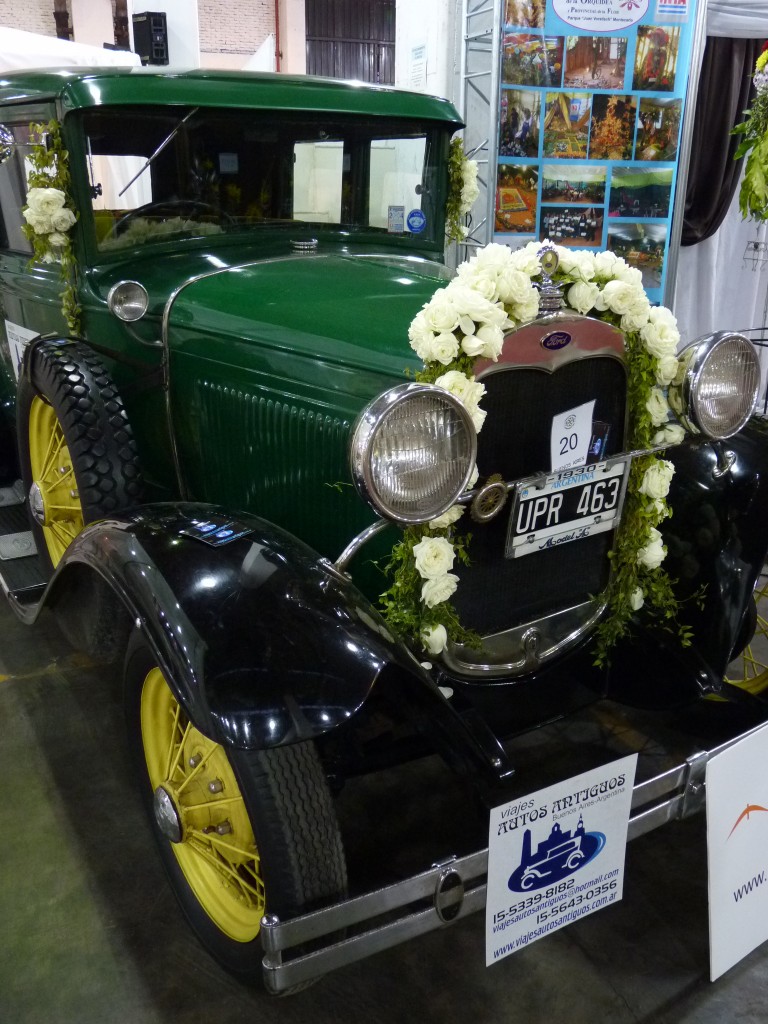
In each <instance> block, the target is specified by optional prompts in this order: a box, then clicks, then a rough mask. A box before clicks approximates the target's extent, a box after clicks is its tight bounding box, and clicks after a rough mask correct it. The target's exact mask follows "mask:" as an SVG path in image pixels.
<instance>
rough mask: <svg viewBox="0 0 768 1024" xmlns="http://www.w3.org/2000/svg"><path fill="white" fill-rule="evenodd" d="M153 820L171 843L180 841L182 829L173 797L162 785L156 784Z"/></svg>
mask: <svg viewBox="0 0 768 1024" xmlns="http://www.w3.org/2000/svg"><path fill="white" fill-rule="evenodd" d="M154 811H155V821H156V822H157V827H158V828H159V829H160V831H161V833H162V834H163V835H164V836H165V838H166V839H168V840H169V841H170V842H172V843H180V842H181V840H182V838H183V834H184V830H183V828H182V824H181V818H180V816H179V812H178V811H177V810H176V805H175V803H174V802H173V798H172V797H171V795H170V793H169V792H168V790H167V789H165V787H164V786H158V787H157V789H156V790H155V799H154Z"/></svg>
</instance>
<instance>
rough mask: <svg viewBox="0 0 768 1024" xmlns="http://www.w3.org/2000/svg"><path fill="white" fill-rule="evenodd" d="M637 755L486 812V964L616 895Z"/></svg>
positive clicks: (607, 903)
mask: <svg viewBox="0 0 768 1024" xmlns="http://www.w3.org/2000/svg"><path fill="white" fill-rule="evenodd" d="M636 767H637V754H632V755H631V756H630V757H624V758H622V759H621V760H619V761H613V762H612V763H611V764H607V765H603V766H602V767H601V768H596V769H594V770H593V771H590V772H585V773H584V774H582V775H577V776H576V777H575V778H572V779H566V780H565V781H563V782H559V783H557V784H556V785H554V786H549V787H548V788H547V789H541V790H539V791H538V792H536V793H531V794H529V795H528V796H526V797H523V798H520V799H515V800H513V801H510V802H509V803H507V804H503V805H501V806H500V807H494V808H493V810H492V811H491V818H490V826H489V834H488V895H487V902H486V909H485V934H486V941H485V957H486V965H490V964H493V963H495V962H496V961H497V960H502V959H503V958H504V957H506V956H509V954H510V953H514V952H515V951H516V950H518V949H522V948H523V947H524V946H527V945H528V944H529V943H530V942H534V941H535V940H536V939H540V938H541V937H542V936H544V935H547V934H548V933H549V932H553V931H556V930H557V929H559V928H562V927H564V926H565V925H566V924H570V923H571V921H576V920H578V918H580V917H585V916H586V915H587V914H591V913H594V911H596V910H600V909H601V908H602V907H606V906H610V904H612V903H616V902H617V901H618V900H620V899H621V896H622V892H623V886H624V855H625V852H626V845H627V826H628V824H629V811H630V806H631V803H632V790H633V786H634V779H635V768H636Z"/></svg>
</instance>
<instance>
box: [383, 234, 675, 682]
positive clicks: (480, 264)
mask: <svg viewBox="0 0 768 1024" xmlns="http://www.w3.org/2000/svg"><path fill="white" fill-rule="evenodd" d="M545 249H554V250H555V251H556V253H557V255H558V257H559V260H560V263H559V266H558V269H557V271H556V272H555V273H554V275H553V280H554V281H555V282H556V283H558V284H560V285H561V287H562V289H563V292H564V295H565V302H566V305H567V306H568V307H570V308H571V309H573V310H575V311H576V312H577V313H581V314H585V315H589V316H593V317H597V318H599V319H602V320H606V321H608V322H609V323H611V324H613V325H615V326H616V327H618V328H620V329H621V330H622V332H623V333H624V337H625V340H626V346H627V362H628V371H629V382H628V383H629V387H628V399H629V404H630V410H629V411H630V436H629V438H628V447H629V448H630V449H635V450H647V449H652V448H654V447H656V446H659V445H664V446H668V445H674V444H679V443H680V441H682V439H683V437H684V435H685V431H684V430H683V427H682V426H681V425H680V424H679V423H676V422H674V420H673V413H672V410H671V409H670V406H669V403H668V401H667V395H666V387H667V385H668V384H669V383H670V382H671V381H672V380H673V379H674V377H675V375H676V373H677V370H678V360H677V357H676V351H677V345H678V342H679V340H680V335H679V332H678V330H677V324H676V321H675V318H674V316H673V315H672V313H671V312H670V311H669V310H668V309H665V308H664V307H654V306H651V304H650V302H649V301H648V297H647V296H646V294H645V291H644V290H643V287H642V277H641V274H640V272H639V271H638V270H636V269H635V268H634V267H631V266H629V265H628V264H627V263H626V262H625V261H624V260H623V259H622V258H621V257H618V256H616V255H615V254H614V253H611V252H602V253H592V252H589V251H573V250H569V249H564V248H560V247H559V246H554V245H552V243H550V242H543V243H539V242H531V243H530V244H529V245H527V246H525V247H524V248H522V249H519V250H517V251H515V252H512V251H511V250H510V249H509V248H508V247H507V246H504V245H497V244H491V245H487V246H486V247H485V248H484V249H481V250H479V251H478V252H477V253H476V255H474V256H472V257H471V258H470V259H469V260H467V261H466V262H465V263H462V264H461V265H460V266H459V268H458V270H457V272H456V277H455V278H454V279H453V280H452V281H451V282H450V283H449V284H448V285H447V286H445V287H443V288H440V289H438V291H436V292H435V294H434V295H433V297H432V298H431V299H430V301H429V302H427V303H426V304H425V305H424V307H423V308H422V309H421V310H420V311H419V312H418V313H417V314H416V316H415V317H414V319H413V322H412V323H411V327H410V330H409V339H410V343H411V347H412V348H413V350H414V352H415V353H416V355H417V356H418V357H419V358H420V359H421V360H422V361H423V364H424V366H423V369H422V370H421V371H419V372H418V373H417V374H416V379H417V380H419V381H422V382H426V383H431V384H435V385H436V386H437V387H441V388H444V389H445V390H446V391H450V392H451V394H452V395H454V396H455V397H456V398H458V399H459V401H460V402H462V403H463V405H464V406H465V408H466V409H467V411H468V413H469V415H470V416H471V418H472V422H473V423H474V426H475V429H476V430H477V431H478V432H480V431H481V430H482V428H483V423H484V420H485V411H484V410H483V408H482V400H483V396H484V394H485V387H484V386H483V384H482V382H481V381H478V380H476V378H475V375H474V364H475V362H476V361H477V360H478V359H483V360H491V361H493V362H495V361H496V360H498V358H499V356H500V354H501V351H502V348H503V346H504V344H514V335H512V336H511V337H510V336H509V332H510V331H512V330H513V329H514V328H516V327H518V326H520V325H522V324H523V323H526V322H527V321H530V320H532V319H533V318H534V317H535V316H536V314H537V312H538V308H539V291H538V289H537V288H536V286H535V283H534V282H535V280H536V279H537V278H540V276H541V264H540V255H541V253H542V252H543V251H544V250H545ZM541 468H544V469H545V468H546V467H541ZM673 473H674V466H673V464H672V463H671V462H669V461H667V460H665V459H663V458H661V457H660V456H658V455H656V454H653V453H652V454H649V455H645V456H641V457H638V458H635V459H634V460H633V463H632V467H631V469H630V478H629V484H628V489H627V497H626V499H625V504H624V512H623V517H622V523H621V526H620V528H619V531H618V536H617V540H616V543H615V545H614V551H613V556H612V559H613V572H612V581H611V584H610V588H609V594H608V612H607V615H606V616H605V617H604V619H603V621H602V622H601V624H600V626H599V628H598V634H597V654H596V660H597V661H598V663H602V662H604V661H605V660H607V657H608V651H609V650H610V648H611V646H612V645H613V644H614V643H615V642H616V640H617V639H618V638H619V637H620V636H622V635H623V634H624V633H625V632H626V630H627V628H628V626H629V622H630V620H631V617H632V615H633V614H635V613H636V612H638V611H639V610H640V609H641V608H643V609H645V612H646V613H649V614H657V615H659V616H661V617H663V619H664V620H665V621H666V622H667V623H668V622H669V621H670V620H674V618H675V616H676V613H677V602H676V599H675V597H674V594H673V591H672V584H671V581H670V580H669V578H668V577H667V575H666V573H665V572H664V570H663V568H662V562H663V560H664V558H665V556H666V553H667V552H666V547H665V546H664V544H663V541H662V537H661V533H660V532H659V530H658V529H657V527H658V526H659V524H660V523H661V522H662V521H663V520H664V519H666V518H667V517H668V516H669V515H671V511H670V509H669V507H668V505H667V501H666V498H667V495H668V493H669V489H670V484H671V481H672V476H673ZM476 475H477V474H476V472H475V478H476ZM471 486H474V480H473V482H472V484H471ZM462 513H463V508H462V507H461V506H458V505H457V506H454V508H452V509H449V510H448V512H446V513H444V514H443V515H442V516H440V517H439V518H438V519H436V520H433V521H432V522H431V523H427V524H424V525H423V526H411V527H408V528H407V529H406V530H405V532H404V537H403V540H402V541H401V543H400V544H398V545H396V547H395V549H394V551H393V556H392V560H391V562H390V565H389V567H388V571H389V572H390V573H391V575H392V576H393V585H392V587H391V588H390V589H389V590H388V591H387V592H386V593H385V594H384V595H382V602H383V607H384V612H385V615H386V616H387V618H388V619H389V621H390V624H391V625H392V626H393V627H394V628H395V629H396V630H398V631H399V632H400V633H401V634H405V635H406V636H409V637H410V638H411V639H413V640H415V641H416V642H417V643H420V644H421V646H422V647H424V648H425V649H426V650H427V651H428V652H429V653H430V654H433V655H434V654H439V653H440V651H441V650H442V649H443V647H444V646H445V645H446V644H447V643H448V642H450V641H453V642H458V643H465V644H473V643H474V644H477V643H478V642H479V641H478V638H477V637H475V636H473V635H472V634H470V633H468V632H467V631H466V630H464V629H463V628H462V626H461V623H460V622H459V619H458V615H457V613H456V610H455V608H454V607H453V605H452V604H451V600H450V599H451V597H452V596H453V594H454V593H455V592H456V589H457V587H458V585H459V582H460V579H459V576H457V575H456V574H455V573H453V572H451V571H450V570H451V569H452V568H453V566H454V560H455V559H457V560H458V561H459V562H460V563H464V564H467V563H468V560H469V555H468V544H469V541H470V540H471V537H470V535H469V534H468V533H466V532H464V531H462V530H460V529H458V528H457V523H458V521H459V519H460V517H461V516H462ZM681 636H682V638H683V641H684V642H685V638H686V633H685V630H681Z"/></svg>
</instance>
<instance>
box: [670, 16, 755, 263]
mask: <svg viewBox="0 0 768 1024" xmlns="http://www.w3.org/2000/svg"><path fill="white" fill-rule="evenodd" d="M761 49H762V41H760V40H758V39H728V38H725V37H721V36H708V37H707V44H706V47H705V50H704V61H703V64H702V68H701V79H700V81H699V93H698V96H697V99H696V120H695V121H694V125H693V142H692V146H691V161H690V166H689V171H688V188H687V191H686V194H685V219H684V221H683V235H682V239H681V241H682V244H683V245H695V244H696V242H701V241H703V240H704V239H705V238H709V236H710V235H713V234H714V233H715V231H717V229H718V228H719V227H720V224H721V223H722V221H723V218H724V217H725V215H726V213H727V212H728V207H729V206H730V204H731V199H732V198H733V193H734V192H735V191H736V185H737V182H738V178H739V172H740V170H741V163H742V161H741V160H739V161H738V162H737V161H735V160H734V159H733V154H734V153H735V151H736V147H737V146H738V144H739V141H740V140H739V137H738V136H736V135H731V134H730V131H731V129H732V128H733V127H734V125H737V124H739V123H740V122H741V121H743V120H744V117H743V111H745V110H746V109H747V107H748V106H749V104H750V102H751V101H752V98H753V96H754V87H753V85H752V73H753V71H754V68H755V61H756V60H757V58H758V56H759V55H760V51H761Z"/></svg>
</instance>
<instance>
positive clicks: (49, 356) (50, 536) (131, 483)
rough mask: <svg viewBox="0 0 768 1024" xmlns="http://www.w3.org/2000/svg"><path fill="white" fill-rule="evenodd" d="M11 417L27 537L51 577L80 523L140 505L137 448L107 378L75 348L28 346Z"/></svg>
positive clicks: (65, 345)
mask: <svg viewBox="0 0 768 1024" xmlns="http://www.w3.org/2000/svg"><path fill="white" fill-rule="evenodd" d="M17 417H18V436H19V454H20V462H21V473H22V479H23V483H24V493H25V495H26V496H27V501H28V505H29V511H30V520H31V523H32V531H33V533H34V535H35V540H36V541H37V548H38V552H39V553H40V557H41V558H42V560H43V562H44V563H45V564H46V566H47V568H48V569H49V570H53V569H55V567H56V566H57V565H58V563H59V562H60V560H61V558H62V556H63V554H64V552H65V551H66V549H67V547H68V546H69V544H70V543H71V542H72V541H73V540H74V538H75V537H76V536H77V534H78V533H79V532H80V531H81V530H82V529H83V526H84V525H85V524H86V523H90V522H92V521H93V520H95V519H102V518H104V517H105V516H108V515H111V514H113V513H115V512H119V511H120V510H121V509H123V508H126V507H128V506H130V505H133V504H136V503H137V502H138V501H139V500H140V498H141V478H140V474H139V465H138V457H137V454H136V444H135V442H134V439H133V434H132V432H131V428H130V424H129V422H128V417H127V415H126V413H125V408H124V406H123V403H122V400H121V398H120V395H119V394H118V392H117V389H116V387H115V385H114V382H113V381H112V378H111V377H110V375H109V373H108V372H107V370H106V368H105V367H104V365H103V364H102V362H101V360H100V359H98V358H97V357H96V356H95V355H94V354H93V352H92V351H91V350H90V349H89V348H88V347H87V345H84V344H82V343H81V342H66V343H63V344H62V343H61V342H55V341H38V342H36V343H34V347H33V348H32V350H31V351H30V353H29V357H28V359H27V360H26V361H25V363H24V367H23V369H22V373H21V377H20V379H19V390H18V397H17Z"/></svg>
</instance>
